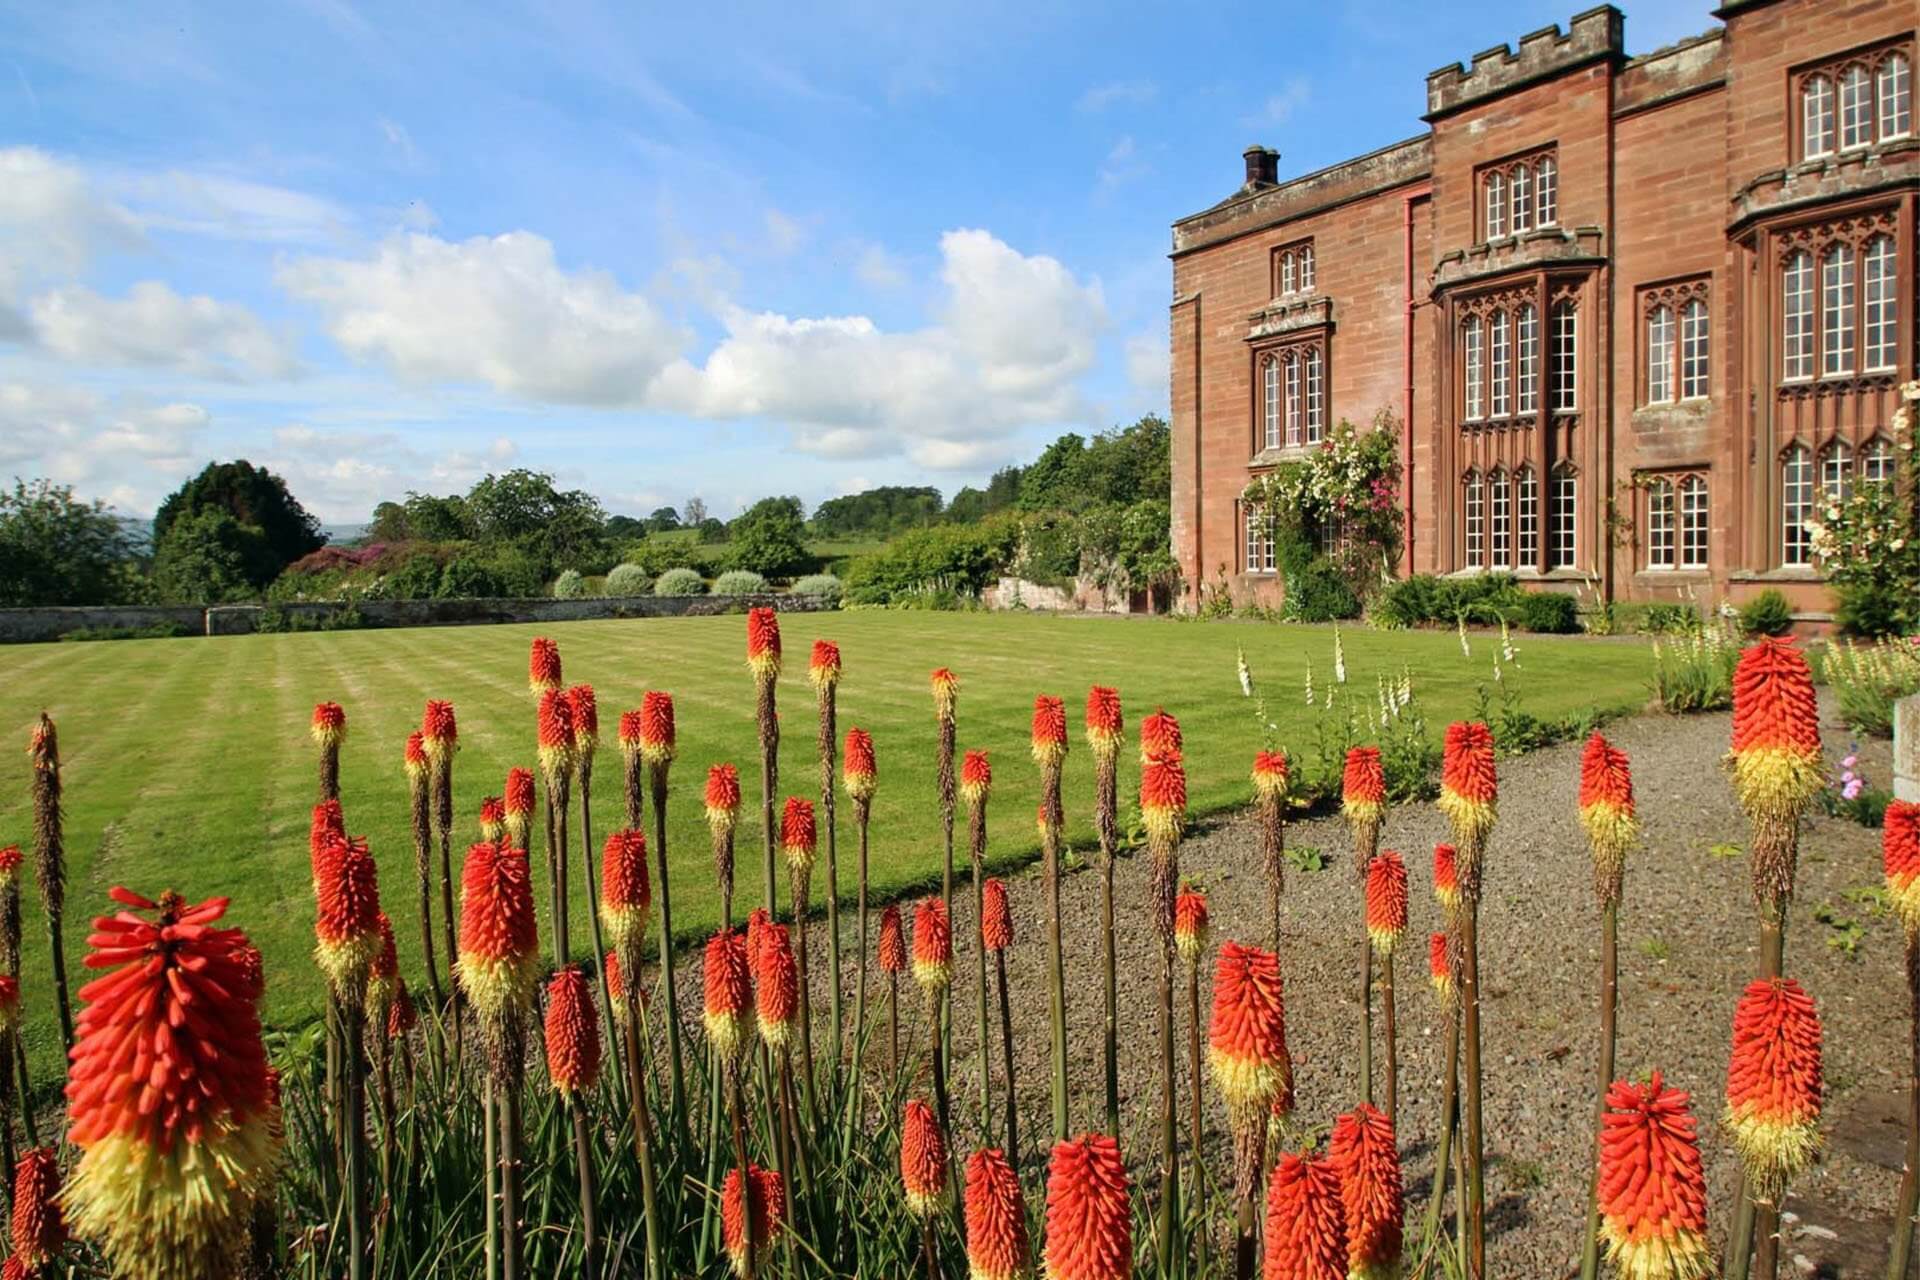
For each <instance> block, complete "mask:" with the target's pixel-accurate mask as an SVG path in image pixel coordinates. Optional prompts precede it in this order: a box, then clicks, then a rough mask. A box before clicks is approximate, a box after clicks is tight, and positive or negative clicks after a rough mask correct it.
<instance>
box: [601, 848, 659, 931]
mask: <svg viewBox="0 0 1920 1280" xmlns="http://www.w3.org/2000/svg"><path fill="white" fill-rule="evenodd" d="M652 910H653V883H652V881H651V880H650V879H649V877H648V874H647V837H646V835H645V834H644V833H643V832H640V831H610V832H608V833H607V841H606V844H605V845H603V846H602V848H601V851H600V927H601V929H603V930H604V931H605V934H606V941H607V945H608V946H609V947H611V948H612V949H613V950H614V951H615V952H627V953H628V958H629V959H630V960H631V961H633V962H635V963H637V962H638V958H639V955H640V944H641V942H642V940H643V939H644V938H645V937H646V933H647V918H648V915H649V914H650V913H651V912H652Z"/></svg>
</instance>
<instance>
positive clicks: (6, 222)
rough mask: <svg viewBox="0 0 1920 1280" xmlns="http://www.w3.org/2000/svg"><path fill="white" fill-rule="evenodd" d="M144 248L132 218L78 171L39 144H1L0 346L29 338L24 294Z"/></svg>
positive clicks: (138, 226) (30, 327)
mask: <svg viewBox="0 0 1920 1280" xmlns="http://www.w3.org/2000/svg"><path fill="white" fill-rule="evenodd" d="M143 243H144V239H143V236H142V233H141V230H140V224H139V222H138V221H137V220H136V219H135V218H134V216H133V215H132V214H131V213H129V212H128V211H127V210H125V209H123V208H121V207H120V206H119V205H117V204H115V203H113V202H112V201H111V200H108V199H106V198H105V197H104V196H102V195H101V194H100V193H99V192H98V191H96V190H95V189H94V186H93V184H92V183H91V182H90V181H89V180H88V178H87V175H86V174H85V173H84V172H83V171H82V170H81V169H79V168H77V167H76V166H74V165H70V164H67V163H66V162H64V161H62V160H59V159H56V158H55V157H53V156H50V155H48V154H47V153H46V152H44V151H41V150H40V149H39V148H37V147H0V342H24V341H26V340H28V339H29V338H31V337H32V326H31V325H30V324H29V323H28V320H27V315H26V311H25V308H24V306H23V305H22V299H23V297H24V295H25V294H26V293H27V292H28V291H29V290H30V289H32V288H33V287H35V286H36V285H38V284H40V283H42V282H44V281H47V280H55V279H66V278H70V277H72V276H74V275H77V274H79V273H80V272H82V271H85V270H86V269H87V266H88V265H89V264H90V263H91V262H92V261H93V259H94V257H95V256H96V255H98V254H100V253H103V252H109V251H112V250H117V249H136V248H139V247H140V246H141V245H142V244H143Z"/></svg>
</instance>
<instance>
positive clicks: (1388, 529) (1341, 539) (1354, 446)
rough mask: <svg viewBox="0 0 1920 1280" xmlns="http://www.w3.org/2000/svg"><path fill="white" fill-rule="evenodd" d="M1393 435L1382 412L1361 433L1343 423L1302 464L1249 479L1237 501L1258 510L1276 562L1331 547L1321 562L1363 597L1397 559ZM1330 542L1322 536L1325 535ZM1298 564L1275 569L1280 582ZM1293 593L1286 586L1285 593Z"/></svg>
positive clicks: (1400, 521)
mask: <svg viewBox="0 0 1920 1280" xmlns="http://www.w3.org/2000/svg"><path fill="white" fill-rule="evenodd" d="M1399 439H1400V431H1399V424H1398V422H1397V421H1396V420H1395V418H1394V417H1393V415H1392V414H1391V413H1390V412H1388V411H1386V410H1384V409H1383V410H1382V411H1381V412H1380V413H1378V414H1377V415H1375V417H1374V420H1373V425H1372V427H1371V428H1369V429H1368V430H1367V431H1365V432H1361V431H1357V430H1355V428H1354V426H1353V424H1352V423H1351V422H1347V421H1345V420H1344V419H1343V420H1342V421H1341V422H1340V424H1339V425H1338V426H1336V427H1335V428H1334V429H1333V433H1332V434H1331V435H1329V436H1328V437H1327V439H1326V441H1325V442H1324V443H1323V444H1321V445H1320V446H1319V447H1318V448H1316V449H1312V450H1309V451H1308V452H1307V454H1306V456H1305V457H1304V458H1301V459H1298V460H1295V461H1288V462H1283V463H1281V464H1280V465H1279V466H1277V467H1275V468H1274V469H1273V470H1271V471H1268V472H1265V473H1264V474H1262V475H1259V476H1257V477H1255V478H1254V479H1253V480H1252V481H1251V482H1249V483H1248V485H1247V487H1246V489H1245V490H1244V491H1243V493H1242V495H1241V497H1242V500H1243V501H1245V502H1247V503H1250V504H1252V505H1254V506H1256V507H1258V508H1260V509H1261V510H1263V511H1265V512H1266V514H1267V517H1268V519H1269V520H1270V521H1271V522H1272V529H1273V534H1274V537H1275V540H1276V541H1277V542H1278V543H1279V544H1280V550H1281V552H1282V555H1283V556H1287V557H1288V558H1294V557H1292V556H1289V555H1288V549H1289V548H1299V547H1301V546H1303V545H1304V546H1306V547H1309V548H1313V556H1314V557H1315V558H1319V557H1320V556H1321V555H1322V554H1323V553H1322V552H1321V551H1319V550H1318V545H1319V544H1323V543H1324V544H1326V545H1327V546H1329V547H1330V548H1331V549H1330V551H1328V552H1326V553H1324V554H1325V558H1327V559H1329V560H1330V561H1332V563H1333V564H1334V565H1335V566H1336V567H1337V568H1338V569H1339V571H1340V574H1341V576H1342V577H1344V578H1345V579H1346V582H1347V588H1348V590H1349V591H1350V592H1351V593H1352V594H1353V595H1354V596H1355V597H1356V598H1357V599H1364V598H1365V597H1367V596H1369V595H1371V594H1373V593H1374V591H1375V590H1376V588H1377V586H1378V584H1379V582H1380V580H1381V577H1382V575H1383V573H1385V572H1387V571H1390V570H1391V569H1392V567H1393V565H1394V564H1396V563H1397V562H1398V561H1399V558H1400V541H1401V532H1402V529H1403V528H1404V519H1405V517H1404V515H1403V514H1402V512H1401V509H1400V501H1399V491H1400V446H1399ZM1330 534H1331V535H1335V536H1329V535H1330ZM1302 568H1304V565H1302V564H1300V563H1299V562H1298V560H1297V559H1295V563H1294V564H1293V565H1292V567H1291V568H1290V567H1289V566H1288V565H1286V564H1284V563H1283V564H1282V565H1281V574H1282V576H1283V578H1285V577H1289V576H1291V575H1297V574H1298V573H1299V572H1300V571H1301V569H1302ZM1293 589H1294V588H1293V587H1292V586H1291V585H1289V587H1288V591H1289V593H1291V592H1292V591H1293Z"/></svg>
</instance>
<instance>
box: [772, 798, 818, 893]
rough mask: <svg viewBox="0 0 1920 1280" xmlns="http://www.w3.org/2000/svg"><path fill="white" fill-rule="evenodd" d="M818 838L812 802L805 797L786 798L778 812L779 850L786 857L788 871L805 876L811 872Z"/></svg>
mask: <svg viewBox="0 0 1920 1280" xmlns="http://www.w3.org/2000/svg"><path fill="white" fill-rule="evenodd" d="M819 838H820V837H819V830H818V828H817V826H816V825H815V823H814V817H813V801H811V800H808V799H807V798H806V797H805V796H788V797H787V803H786V806H785V807H784V808H783V809H782V810H781V811H780V848H781V849H782V851H784V852H785V853H786V855H787V869H788V870H789V871H793V872H796V873H798V874H801V875H805V874H806V873H807V872H809V871H811V870H813V855H814V850H815V848H816V847H817V845H818V842H819Z"/></svg>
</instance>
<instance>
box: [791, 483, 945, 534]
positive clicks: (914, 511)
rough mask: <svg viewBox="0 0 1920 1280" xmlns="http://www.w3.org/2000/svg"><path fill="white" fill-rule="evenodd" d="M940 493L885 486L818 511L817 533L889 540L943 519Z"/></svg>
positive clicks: (833, 501) (831, 501) (814, 521)
mask: <svg viewBox="0 0 1920 1280" xmlns="http://www.w3.org/2000/svg"><path fill="white" fill-rule="evenodd" d="M940 514H941V502H940V491H939V490H938V489H935V488H932V487H929V486H925V485H912V486H909V485H882V486H880V487H879V488H877V489H866V490H863V491H861V492H860V493H850V494H847V495H846V496H844V497H839V498H829V499H827V501H825V502H823V503H821V504H820V505H819V506H818V507H816V508H814V512H813V519H812V521H811V523H812V526H813V531H814V532H815V533H817V534H819V535H820V536H821V537H823V538H855V537H876V538H885V537H888V536H890V535H892V534H895V533H901V532H904V531H905V530H908V529H916V528H920V527H923V526H925V525H930V524H932V523H934V522H935V521H936V520H938V519H939V518H940Z"/></svg>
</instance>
